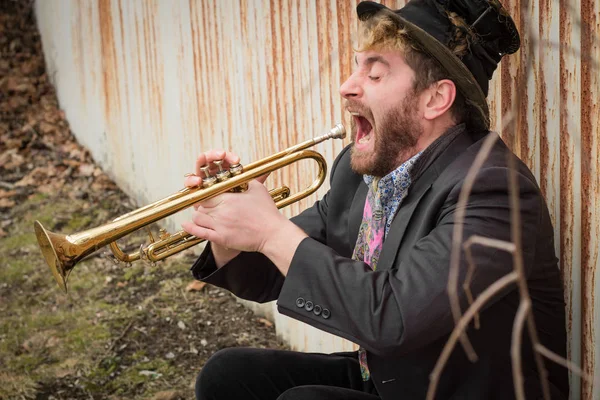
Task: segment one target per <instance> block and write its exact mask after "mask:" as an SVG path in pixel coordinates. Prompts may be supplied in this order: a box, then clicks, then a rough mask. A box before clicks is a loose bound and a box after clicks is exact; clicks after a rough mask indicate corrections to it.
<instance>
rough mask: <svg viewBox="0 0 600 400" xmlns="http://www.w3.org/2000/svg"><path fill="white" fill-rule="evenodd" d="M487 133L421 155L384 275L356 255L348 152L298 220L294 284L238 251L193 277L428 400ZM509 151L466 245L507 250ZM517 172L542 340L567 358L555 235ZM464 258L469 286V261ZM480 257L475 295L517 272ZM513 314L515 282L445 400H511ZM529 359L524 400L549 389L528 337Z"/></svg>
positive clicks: (387, 250)
mask: <svg viewBox="0 0 600 400" xmlns="http://www.w3.org/2000/svg"><path fill="white" fill-rule="evenodd" d="M488 134H489V135H496V133H487V132H484V133H481V134H479V135H477V134H473V133H468V132H466V131H464V130H460V131H459V132H458V133H456V132H455V133H454V134H453V135H451V136H449V137H450V139H448V138H446V141H445V143H443V140H442V143H443V145H442V146H437V147H440V148H439V149H437V151H433V152H428V153H424V155H423V157H425V158H426V159H425V160H424V161H423V163H421V164H419V165H420V168H417V167H415V168H416V169H419V172H418V175H417V176H415V177H414V178H413V183H412V185H411V187H410V189H409V193H408V196H407V197H406V198H405V199H404V200H403V202H402V204H401V206H400V208H399V210H398V212H397V214H396V217H395V219H394V220H393V223H392V225H391V228H390V231H389V234H388V236H387V238H386V240H385V242H384V245H383V248H382V253H381V255H380V259H379V262H378V267H377V270H376V271H372V270H371V269H370V268H369V267H368V266H367V265H366V264H365V263H363V262H360V261H354V260H352V259H351V256H352V252H353V249H354V245H355V242H356V239H357V236H358V230H359V226H360V223H361V220H362V214H363V208H364V204H365V199H366V194H367V186H366V185H365V183H364V181H363V178H362V176H361V175H358V174H356V173H354V172H353V171H352V170H351V168H350V148H351V146H348V147H347V148H345V149H344V150H343V151H342V153H341V154H340V155H339V156H338V157H337V159H336V160H335V162H334V164H333V167H332V171H331V175H330V184H331V185H330V190H329V191H328V193H327V194H326V195H325V196H324V197H323V198H322V199H321V200H320V201H318V202H316V203H315V204H314V206H313V207H312V208H310V209H308V210H306V211H304V212H303V213H301V214H300V215H298V216H297V217H295V218H293V221H294V222H295V223H296V224H297V225H298V226H300V227H301V228H303V229H304V230H305V232H306V233H307V234H308V235H309V236H310V238H307V239H305V240H303V241H302V242H301V243H300V246H299V247H298V249H297V251H296V253H295V255H294V257H293V260H292V263H291V266H290V269H289V272H288V274H287V277H285V278H284V277H283V276H282V275H281V273H279V271H278V270H277V268H276V267H275V266H274V265H273V264H272V263H271V262H270V261H269V260H268V259H267V258H266V257H265V256H263V255H262V254H258V253H243V254H241V255H240V256H238V257H237V258H235V259H234V260H232V261H231V262H230V263H228V264H227V265H225V266H223V267H222V268H221V269H219V270H216V268H215V264H214V259H213V258H212V254H211V251H210V246H207V248H206V249H205V251H204V252H203V254H202V255H201V256H200V258H199V259H198V261H197V262H196V263H195V264H194V266H193V267H192V270H193V273H194V276H195V277H196V278H197V279H200V280H204V281H206V282H209V283H211V284H214V285H217V286H221V287H224V288H226V289H228V290H230V291H232V292H233V293H234V294H236V295H237V296H239V297H241V298H244V299H248V300H253V301H258V302H266V301H271V300H277V305H278V310H279V311H280V312H281V313H282V314H284V315H287V316H290V317H292V318H295V319H298V320H301V321H304V322H306V323H308V324H310V325H312V326H315V327H317V328H320V329H322V330H324V331H327V332H330V333H333V334H335V335H338V336H341V337H344V338H347V339H349V340H351V341H353V342H355V343H357V344H359V345H361V346H363V347H364V348H365V349H366V350H367V352H368V363H369V368H370V371H371V376H372V379H373V382H374V384H375V386H376V388H377V391H378V393H379V395H380V396H381V397H382V399H384V400H388V399H423V398H424V397H425V393H426V392H427V387H428V384H429V374H430V373H431V372H432V369H433V367H434V365H435V363H436V360H437V359H438V357H439V356H440V353H441V351H442V348H443V346H444V344H445V343H446V341H447V339H448V336H449V334H450V332H451V331H452V329H453V328H454V322H453V319H452V315H451V311H450V306H449V299H448V294H447V289H446V287H447V282H448V273H449V264H450V252H451V243H452V232H453V229H454V225H455V224H454V218H455V214H456V211H457V201H458V196H459V193H460V190H461V187H462V185H463V182H464V179H465V176H466V173H467V170H468V169H469V167H470V166H471V164H472V163H473V161H474V158H475V156H476V154H477V152H478V151H479V149H480V147H481V145H482V143H483V141H484V138H485V136H486V135H488ZM433 147H435V146H433ZM507 153H510V152H509V150H508V148H507V147H506V146H505V144H504V143H503V142H502V141H501V140H500V139H498V140H497V142H496V144H495V145H494V147H493V150H492V152H491V154H490V156H489V157H488V159H487V160H486V161H485V163H484V166H483V168H482V169H481V170H480V172H479V174H478V176H477V180H476V182H475V185H474V187H473V190H472V193H471V195H470V198H469V202H468V206H467V207H466V215H465V224H464V238H465V239H467V238H469V237H470V236H472V235H480V236H484V237H489V238H494V239H500V240H507V241H508V240H510V207H509V197H508V169H507ZM511 156H513V157H514V155H512V154H511ZM423 157H422V158H423ZM420 161H421V160H420ZM517 162H518V183H519V190H520V208H521V210H520V211H521V212H520V214H521V220H522V238H523V257H524V264H525V268H526V271H527V280H528V285H529V291H530V294H531V298H532V301H533V304H532V307H533V312H534V316H535V321H536V324H537V328H538V333H539V337H540V340H541V341H542V343H543V344H544V345H545V346H546V347H548V348H549V349H551V350H552V351H554V352H556V353H558V354H560V355H563V356H564V355H565V354H566V331H565V308H564V307H565V305H564V299H563V288H562V282H561V275H560V272H559V270H558V266H557V259H556V257H555V250H554V239H553V238H554V234H553V228H552V224H551V221H550V216H549V213H548V210H547V206H546V204H545V202H544V199H543V197H542V194H541V193H540V190H539V188H538V186H537V184H536V181H535V178H534V176H533V175H532V174H531V172H530V171H529V169H528V168H527V167H526V166H525V165H524V164H523V163H522V162H521V161H520V160H517ZM461 257H462V258H461V274H460V276H461V279H460V282H461V283H462V281H463V280H464V277H465V271H466V263H465V258H464V254H462V255H461ZM473 258H474V260H475V263H476V265H477V270H476V273H475V276H474V279H473V283H472V285H471V288H472V291H473V295H474V296H475V297H476V296H477V295H478V294H479V293H481V292H482V291H483V290H485V289H486V288H487V287H488V286H489V285H490V284H492V283H493V282H494V281H496V280H497V279H499V278H501V277H502V276H504V275H505V274H507V273H509V272H511V271H512V270H513V262H512V256H511V254H509V253H506V252H504V251H500V250H495V249H491V248H488V247H483V246H474V247H473ZM459 292H460V293H461V295H460V298H461V303H462V304H463V311H464V310H465V309H466V304H467V303H466V297H465V294H464V292H463V291H462V290H460V287H459ZM518 305H519V295H518V291H517V290H516V287H514V286H512V287H510V288H509V289H507V290H506V291H505V292H504V293H502V294H501V295H499V296H497V297H496V298H494V299H493V301H492V302H490V303H489V305H488V306H487V307H486V309H485V310H484V311H483V312H482V313H481V327H480V329H478V330H477V329H475V328H474V327H473V324H471V326H470V327H469V329H468V335H469V338H470V340H471V342H472V344H473V346H474V348H475V351H476V352H477V354H478V356H479V360H478V361H477V362H476V363H471V362H469V361H468V359H467V358H466V356H465V354H464V351H463V350H462V348H461V346H460V344H458V345H457V347H456V349H455V350H454V352H453V353H452V356H451V357H450V359H449V361H448V363H447V365H446V367H445V369H444V373H443V375H442V377H441V380H440V384H439V388H438V391H437V393H438V396H437V397H438V398H440V399H450V398H451V399H510V398H514V389H513V380H512V372H511V360H510V343H511V332H512V328H513V320H514V317H515V313H516V310H517V307H518ZM522 360H523V362H522V364H523V371H524V375H525V386H526V393H527V398H529V399H535V398H538V396H541V387H540V383H539V378H538V373H537V371H536V367H535V362H534V359H533V354H532V350H531V345H530V343H529V341H528V340H527V334H524V342H523V349H522ZM546 366H547V368H548V369H549V373H550V382H551V386H552V391H553V398H567V397H568V379H567V372H566V370H564V369H562V368H560V367H557V366H556V365H553V364H551V363H550V362H548V361H547V362H546Z"/></svg>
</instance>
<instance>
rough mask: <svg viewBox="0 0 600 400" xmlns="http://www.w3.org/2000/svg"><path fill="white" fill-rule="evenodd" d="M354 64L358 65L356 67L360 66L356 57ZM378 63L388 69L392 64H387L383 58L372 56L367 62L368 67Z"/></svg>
mask: <svg viewBox="0 0 600 400" xmlns="http://www.w3.org/2000/svg"><path fill="white" fill-rule="evenodd" d="M354 62H355V63H356V65H358V57H357V56H356V55H355V56H354ZM376 62H380V63H382V64H383V65H385V66H386V67H388V68H389V67H390V63H389V62H387V60H386V59H385V58H383V57H382V56H371V57H369V58H367V59H366V60H365V64H366V65H367V66H369V65H372V64H375V63H376Z"/></svg>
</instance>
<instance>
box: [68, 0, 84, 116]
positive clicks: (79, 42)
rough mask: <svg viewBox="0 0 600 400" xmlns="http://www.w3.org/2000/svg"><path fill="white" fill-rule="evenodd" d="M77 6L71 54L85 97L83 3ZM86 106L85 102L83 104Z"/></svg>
mask: <svg viewBox="0 0 600 400" xmlns="http://www.w3.org/2000/svg"><path fill="white" fill-rule="evenodd" d="M75 7H76V8H77V18H76V20H75V22H74V23H73V26H72V28H71V37H72V38H73V42H72V44H71V54H72V57H73V63H74V64H75V67H76V69H77V73H78V74H79V77H78V78H79V79H78V81H79V82H80V90H81V98H82V99H85V98H87V96H86V90H85V82H86V79H85V78H86V75H87V74H86V65H85V56H84V55H85V49H84V47H83V42H84V39H83V35H84V30H83V29H82V26H83V21H84V15H83V5H81V4H79V5H75ZM83 105H84V106H85V103H84V104H83Z"/></svg>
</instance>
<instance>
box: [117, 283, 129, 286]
mask: <svg viewBox="0 0 600 400" xmlns="http://www.w3.org/2000/svg"><path fill="white" fill-rule="evenodd" d="M125 286H127V282H117V287H125Z"/></svg>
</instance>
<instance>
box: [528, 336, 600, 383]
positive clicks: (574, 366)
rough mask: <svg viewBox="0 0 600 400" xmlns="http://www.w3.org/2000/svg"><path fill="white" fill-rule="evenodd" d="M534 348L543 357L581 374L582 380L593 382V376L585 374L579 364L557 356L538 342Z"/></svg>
mask: <svg viewBox="0 0 600 400" xmlns="http://www.w3.org/2000/svg"><path fill="white" fill-rule="evenodd" d="M535 350H536V351H537V352H539V353H540V354H541V355H543V356H544V357H546V358H547V359H548V360H550V361H553V362H555V363H557V364H558V365H560V366H563V367H565V368H567V369H569V370H571V371H573V372H574V373H576V374H577V375H579V376H581V378H582V379H583V380H585V381H586V382H593V378H592V377H591V376H590V375H589V374H587V373H586V372H585V371H584V370H582V369H581V368H579V366H578V365H577V364H575V363H574V362H572V361H570V360H567V359H566V358H564V357H561V356H559V355H558V354H556V353H554V352H553V351H551V350H549V349H548V348H547V347H545V346H543V345H541V344H539V343H538V344H537V345H536V346H535ZM598 378H599V379H600V376H598Z"/></svg>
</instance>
